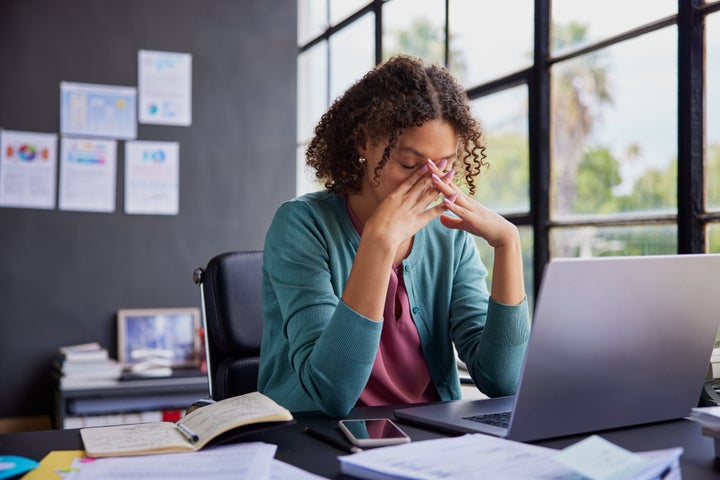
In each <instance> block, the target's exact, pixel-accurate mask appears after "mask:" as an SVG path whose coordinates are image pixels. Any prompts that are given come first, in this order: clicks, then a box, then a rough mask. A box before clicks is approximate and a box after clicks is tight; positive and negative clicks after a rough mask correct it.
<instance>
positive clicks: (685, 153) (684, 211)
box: [677, 0, 705, 253]
mask: <svg viewBox="0 0 720 480" xmlns="http://www.w3.org/2000/svg"><path fill="white" fill-rule="evenodd" d="M702 4H703V0H678V185H677V204H678V225H677V226H678V253H704V252H705V228H704V223H703V221H702V215H703V203H704V202H703V197H704V188H703V163H704V160H703V150H704V138H703V133H704V111H703V105H704V93H703V84H704V78H703V77H704V64H703V60H704V54H703V52H704V31H705V28H704V25H705V19H704V16H703V15H702V14H701V13H700V11H699V8H698V7H700V6H701V5H702Z"/></svg>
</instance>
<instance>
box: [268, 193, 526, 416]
mask: <svg viewBox="0 0 720 480" xmlns="http://www.w3.org/2000/svg"><path fill="white" fill-rule="evenodd" d="M359 242H360V236H359V235H358V233H357V231H356V230H355V228H354V227H353V225H352V223H351V221H350V217H349V215H348V213H347V210H346V206H345V199H344V197H340V196H337V195H335V194H333V193H330V192H315V193H311V194H308V195H305V196H302V197H299V198H296V199H294V200H291V201H289V202H286V203H284V204H283V205H281V206H280V207H279V208H278V210H277V212H276V214H275V217H274V219H273V221H272V224H271V225H270V228H269V230H268V232H267V236H266V238H265V246H264V259H263V291H262V295H263V302H262V303H263V334H262V344H261V349H260V373H259V378H258V390H260V391H261V392H263V393H265V394H266V395H268V396H269V397H271V398H273V399H274V400H275V401H276V402H278V403H280V404H281V405H283V406H285V407H286V408H288V409H289V410H291V411H306V410H321V411H323V412H325V413H326V414H328V415H331V416H345V415H347V413H348V412H349V411H350V410H351V409H352V408H353V407H354V406H355V403H356V402H357V400H358V398H359V397H360V393H361V392H362V390H363V388H364V387H365V384H366V383H367V380H368V378H369V376H370V371H371V369H372V366H373V362H374V360H375V353H376V351H377V348H378V345H379V342H380V333H381V331H382V323H381V322H375V321H372V320H370V319H369V318H367V317H364V316H362V315H360V314H358V313H357V312H355V311H354V310H352V309H351V308H350V307H349V306H348V305H346V304H345V303H344V302H343V301H342V300H341V299H340V297H341V296H342V292H343V290H344V288H345V282H346V280H347V278H348V276H349V275H350V269H351V268H352V264H353V260H354V258H355V252H356V251H357V247H358V244H359ZM402 266H403V278H404V281H405V286H406V288H407V293H408V299H409V302H410V306H411V311H412V318H413V321H414V322H415V325H416V326H417V329H418V332H419V334H420V341H421V343H422V349H423V353H424V355H425V359H426V361H427V364H428V367H429V370H430V375H431V376H432V381H433V383H434V384H435V387H436V389H437V392H438V394H439V395H440V398H441V399H442V400H453V399H459V398H460V382H459V378H458V372H457V367H456V362H455V354H454V351H453V344H454V345H455V348H456V349H457V352H458V356H459V357H460V359H461V360H462V361H464V362H465V363H466V364H467V366H468V370H469V372H470V375H471V377H472V378H473V380H474V381H475V384H476V385H477V386H478V388H479V389H480V390H482V391H483V392H484V393H485V394H487V395H490V396H504V395H512V394H514V393H515V391H516V389H517V383H518V378H519V375H520V368H521V364H522V358H523V355H524V352H525V347H526V346H527V340H528V337H529V334H530V320H529V316H528V308H527V300H525V301H523V302H522V303H521V304H520V305H517V306H508V305H503V304H500V303H497V302H495V301H493V300H492V299H491V298H490V294H489V292H488V289H487V285H486V282H485V277H486V276H487V270H486V268H485V266H484V265H483V264H482V262H481V261H480V256H479V254H478V251H477V247H476V245H475V242H474V240H473V237H472V236H471V235H470V234H468V233H467V232H464V231H460V230H452V229H448V228H446V227H444V226H443V225H442V224H441V223H440V221H439V219H435V220H433V221H432V222H431V223H430V224H428V225H427V226H426V227H425V228H423V229H422V230H420V231H419V232H418V233H417V234H416V235H415V238H414V241H413V246H412V251H411V252H410V255H409V256H408V257H407V258H406V259H405V260H404V261H403V262H402Z"/></svg>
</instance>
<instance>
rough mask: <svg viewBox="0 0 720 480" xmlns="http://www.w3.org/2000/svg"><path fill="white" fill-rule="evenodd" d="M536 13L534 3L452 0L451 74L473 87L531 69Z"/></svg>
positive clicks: (450, 14) (522, 0) (528, 1)
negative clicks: (509, 26)
mask: <svg viewBox="0 0 720 480" xmlns="http://www.w3.org/2000/svg"><path fill="white" fill-rule="evenodd" d="M533 14H534V7H533V1H532V0H521V1H513V2H498V1H495V0H482V1H478V0H450V9H449V16H450V19H449V30H450V61H449V64H450V71H451V72H452V73H453V74H455V75H456V76H457V77H458V78H459V79H460V81H461V82H462V83H463V84H464V85H465V86H466V87H471V86H474V85H478V84H480V83H485V82H487V81H489V80H492V79H495V78H499V77H502V76H505V75H508V74H510V73H513V72H516V71H518V70H522V69H523V68H528V67H530V66H531V65H532V62H533V31H534V26H533V18H534V17H533ZM508 25H512V28H508Z"/></svg>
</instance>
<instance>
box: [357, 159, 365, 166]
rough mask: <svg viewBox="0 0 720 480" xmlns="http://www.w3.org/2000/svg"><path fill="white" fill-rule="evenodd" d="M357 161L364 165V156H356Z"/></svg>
mask: <svg viewBox="0 0 720 480" xmlns="http://www.w3.org/2000/svg"><path fill="white" fill-rule="evenodd" d="M358 163H359V164H361V165H365V157H360V158H358Z"/></svg>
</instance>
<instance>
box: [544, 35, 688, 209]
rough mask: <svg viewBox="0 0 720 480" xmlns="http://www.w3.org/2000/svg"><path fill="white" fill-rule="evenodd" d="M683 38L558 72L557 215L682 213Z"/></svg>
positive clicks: (633, 43)
mask: <svg viewBox="0 0 720 480" xmlns="http://www.w3.org/2000/svg"><path fill="white" fill-rule="evenodd" d="M676 44H677V34H676V28H675V27H670V28H666V29H663V30H660V31H656V32H653V33H650V34H647V35H643V36H642V37H639V38H636V39H634V40H629V41H626V42H623V43H621V44H618V45H614V46H612V47H609V48H607V49H604V50H600V51H598V52H594V53H592V54H588V55H585V56H581V57H578V58H575V59H572V60H569V61H567V62H562V63H559V64H557V65H556V66H555V67H553V70H552V80H551V82H552V83H551V89H552V90H551V112H552V113H551V115H552V118H551V130H552V132H551V216H552V217H553V218H558V217H567V216H572V215H588V214H607V213H621V212H639V211H643V212H673V211H676V210H677V194H676V192H677V186H676V179H677V167H676V164H677V78H676V77H677V73H676V72H677V48H676Z"/></svg>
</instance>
